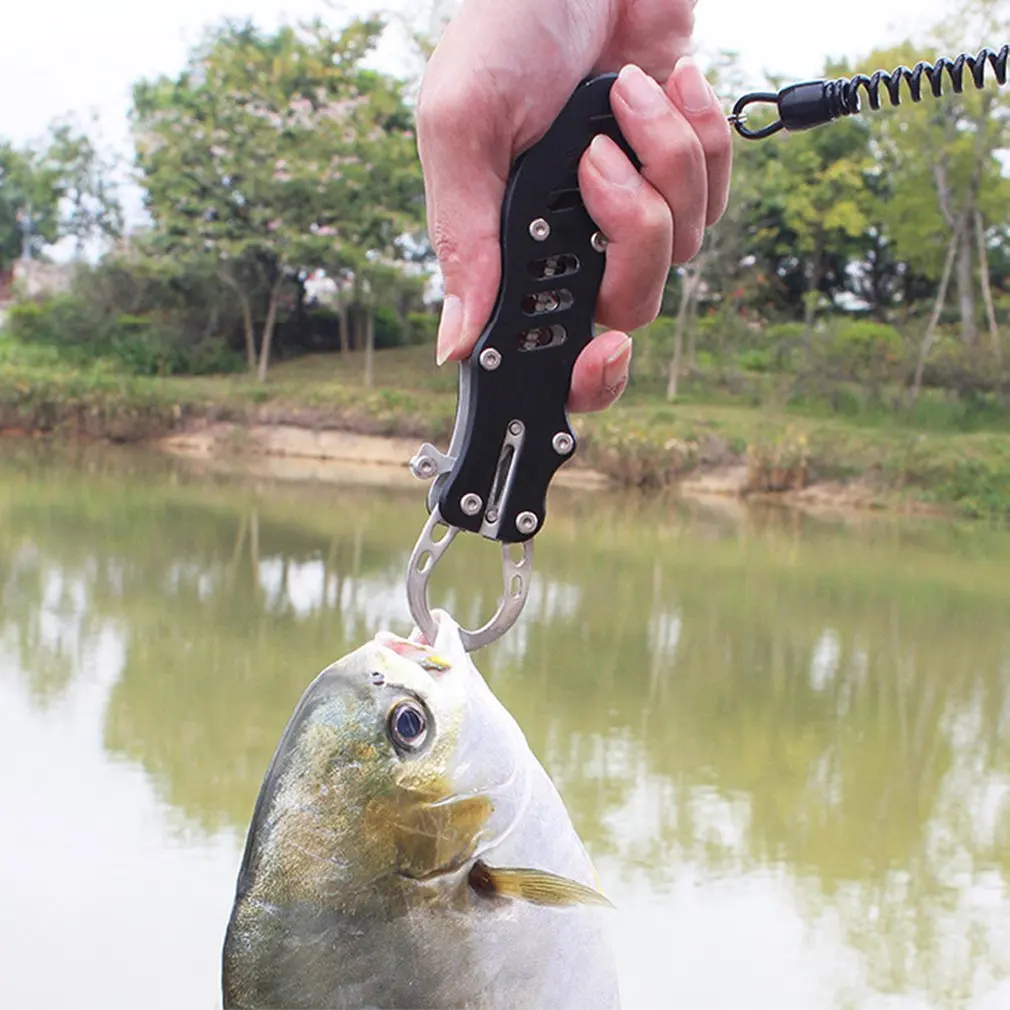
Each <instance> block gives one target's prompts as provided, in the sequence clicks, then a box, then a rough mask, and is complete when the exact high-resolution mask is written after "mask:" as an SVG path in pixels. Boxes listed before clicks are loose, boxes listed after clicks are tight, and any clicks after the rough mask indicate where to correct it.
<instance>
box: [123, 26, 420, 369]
mask: <svg viewBox="0 0 1010 1010" xmlns="http://www.w3.org/2000/svg"><path fill="white" fill-rule="evenodd" d="M382 28H383V25H382V22H381V21H379V20H367V21H362V20H355V21H352V22H351V23H350V24H349V25H348V26H347V27H345V28H344V29H343V30H342V31H340V32H337V33H334V32H332V31H330V30H329V29H328V28H326V27H325V26H324V25H323V24H322V23H321V22H320V21H315V22H313V23H311V24H309V25H306V26H304V27H302V28H299V29H295V28H291V27H284V28H281V29H280V30H278V31H277V32H276V33H275V34H266V33H263V32H260V31H258V30H257V29H256V28H255V27H254V26H253V25H252V24H250V23H245V24H225V25H223V26H222V27H221V28H220V29H218V30H217V31H215V32H213V33H211V34H210V35H209V36H208V38H207V40H206V41H205V42H204V44H203V45H201V46H200V47H198V48H197V49H196V50H195V51H194V52H193V53H192V54H191V57H190V60H189V64H188V66H187V68H186V69H185V70H184V71H183V73H182V74H180V75H179V76H178V77H177V78H176V79H174V80H173V79H169V78H164V77H163V78H160V79H158V80H156V81H149V82H148V81H145V82H142V83H141V84H138V85H137V87H136V88H135V90H134V109H133V125H134V136H135V138H136V146H137V161H138V165H139V167H140V170H141V172H142V174H143V179H144V184H145V187H146V190H147V205H148V209H149V211H150V213H151V215H152V217H153V218H154V220H155V223H156V226H157V229H158V236H159V239H160V241H161V244H162V247H163V249H164V250H165V251H166V252H178V251H186V252H189V253H199V254H208V253H209V254H210V255H211V256H212V258H213V259H214V260H215V262H216V264H217V269H218V270H219V271H220V272H221V273H222V275H223V276H225V277H227V279H228V283H230V284H231V286H232V287H233V288H234V290H235V292H236V294H237V296H238V297H239V299H240V300H242V301H243V302H244V304H245V305H247V306H249V307H250V313H251V306H250V289H251V288H255V287H257V286H258V287H260V288H261V289H265V291H266V294H267V299H266V301H267V304H266V308H265V312H264V323H263V326H262V336H261V339H260V343H259V348H258V355H259V375H260V378H261V379H262V378H265V376H266V368H267V362H268V360H269V355H270V347H271V341H272V337H273V332H274V323H275V316H276V311H277V307H278V305H279V303H280V299H281V295H282V289H283V288H284V286H285V285H286V284H290V282H291V280H292V279H293V278H294V277H296V276H298V275H303V274H306V273H310V272H312V271H313V270H315V269H317V268H320V267H321V268H324V269H326V270H327V271H328V272H329V273H330V274H331V276H341V275H344V274H347V275H349V277H350V280H351V283H350V289H351V291H352V301H353V303H354V304H356V305H362V306H366V305H367V307H368V308H369V309H370V310H371V309H374V308H375V307H376V306H377V305H379V304H382V302H383V294H384V293H386V292H387V291H388V290H389V288H390V286H391V285H390V284H389V283H388V281H389V274H390V272H391V270H392V268H393V265H394V264H395V263H396V261H397V260H398V259H399V258H401V255H402V250H401V240H402V239H403V237H404V236H405V235H408V234H410V233H412V232H416V231H418V230H419V228H420V214H421V209H422V193H423V184H422V179H421V173H420V167H419V165H418V162H417V155H416V148H415V141H414V134H413V125H412V120H411V116H410V113H409V110H408V108H407V106H406V103H405V101H404V97H403V94H402V85H401V84H400V82H398V81H396V80H394V79H392V78H390V77H388V76H386V75H383V74H379V73H376V72H375V71H372V70H367V69H365V68H364V67H363V66H362V61H363V60H364V59H365V58H366V57H367V56H368V54H369V53H370V52H371V50H372V49H373V48H374V46H375V44H376V42H377V41H378V37H379V34H380V32H381V30H382ZM366 293H367V297H366ZM387 323H388V319H387V320H386V321H385V322H384V323H383V324H382V325H384V326H385V327H386V328H385V330H384V331H383V332H384V335H385V338H386V339H388V340H394V339H395V338H394V336H393V334H392V333H391V331H390V327H389V326H388V325H386V324H387ZM246 343H247V355H248V357H249V359H250V361H252V359H253V357H254V356H255V355H256V353H257V349H256V348H255V347H254V336H253V334H252V332H247V334H246Z"/></svg>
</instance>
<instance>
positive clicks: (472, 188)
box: [418, 0, 732, 411]
mask: <svg viewBox="0 0 1010 1010" xmlns="http://www.w3.org/2000/svg"><path fill="white" fill-rule="evenodd" d="M694 2H695V0H546V2H545V0H463V5H462V8H461V10H460V12H459V13H458V15H457V16H456V17H455V18H454V20H453V21H452V22H450V24H449V26H448V28H447V29H446V31H445V34H444V35H443V37H442V39H441V40H440V42H439V44H438V46H437V47H436V49H435V52H434V53H433V55H432V58H431V60H430V62H429V64H428V68H427V71H426V73H425V78H424V82H423V84H422V87H421V94H420V98H419V104H418V151H419V154H420V158H421V164H422V167H423V169H424V176H425V191H426V195H427V203H428V230H429V233H430V235H431V240H432V243H433V245H434V248H435V253H436V255H437V256H438V259H439V264H440V266H441V268H442V274H443V278H444V283H445V300H444V303H443V309H442V320H441V322H440V325H439V333H438V349H437V360H438V363H439V364H443V363H444V362H445V361H448V360H459V359H461V358H465V357H466V356H467V355H468V354H469V353H470V351H471V350H472V349H473V346H474V344H475V343H476V342H477V339H478V338H479V336H480V334H481V331H482V330H483V328H484V326H485V325H486V323H487V319H488V317H489V316H490V314H491V310H492V308H493V307H494V301H495V297H496V295H497V291H498V284H499V279H500V272H501V263H500V255H501V254H500V251H499V219H500V215H501V205H502V200H503V198H504V195H505V186H506V182H507V180H508V175H509V170H510V168H511V165H512V162H513V161H514V159H515V157H516V156H517V155H518V154H519V153H521V152H522V151H524V150H525V149H526V148H528V147H529V146H530V145H531V144H533V143H535V142H536V141H537V140H539V139H540V138H541V137H542V136H543V135H544V133H546V131H547V129H548V127H549V126H550V125H551V123H553V122H554V120H555V119H556V118H557V115H558V114H559V113H560V112H561V109H562V108H563V107H564V105H565V103H566V102H567V101H568V99H569V98H570V97H571V94H572V92H573V91H574V90H575V88H576V87H577V85H578V84H579V82H580V81H582V80H583V79H584V78H585V77H587V76H588V75H589V74H591V73H594V74H595V73H605V72H609V71H616V70H620V75H619V77H618V79H617V80H616V81H615V83H614V86H613V90H612V92H611V105H612V108H613V111H614V116H615V118H616V119H617V122H618V125H619V126H620V128H621V131H622V132H623V134H624V136H625V138H626V139H627V141H628V143H629V144H630V146H631V148H632V149H633V150H634V151H635V153H636V155H637V156H638V158H639V160H640V161H641V163H642V170H641V172H638V171H636V170H635V169H634V167H633V165H632V163H631V162H630V161H629V160H628V158H627V157H626V156H625V155H624V153H623V152H622V151H621V150H620V148H619V147H618V146H617V145H616V144H615V143H614V142H613V141H611V140H610V139H609V138H607V137H603V136H599V137H597V138H595V139H594V141H593V142H592V144H591V145H590V146H589V148H588V150H587V151H586V153H585V154H584V155H583V157H582V160H581V162H580V164H579V186H580V188H581V190H582V196H583V200H584V202H585V204H586V209H587V210H588V211H589V213H590V215H591V217H592V218H593V220H594V221H595V222H596V223H597V224H598V225H599V227H600V229H601V230H602V231H603V232H604V234H605V235H606V236H607V237H608V239H609V245H608V247H607V263H606V270H605V272H604V276H603V282H602V285H601V287H600V294H599V299H598V301H597V311H596V319H597V321H598V322H599V323H600V324H602V325H603V326H607V327H612V329H611V330H609V331H608V332H606V333H603V334H601V335H600V336H598V337H596V338H595V339H594V340H593V341H591V342H590V344H589V345H588V346H587V347H586V349H585V350H584V351H583V352H582V354H581V355H580V356H579V359H578V361H577V362H576V364H575V370H574V373H573V376H572V388H571V393H570V397H569V407H570V408H571V409H572V410H573V411H591V410H602V409H603V408H605V407H608V406H610V405H611V404H612V403H613V402H614V401H615V400H617V399H618V397H619V396H620V395H621V393H622V392H623V391H624V387H625V385H626V384H627V381H628V368H629V365H630V362H631V340H630V338H629V336H628V333H627V331H629V330H634V329H637V328H638V327H640V326H644V325H645V324H647V323H649V322H651V321H652V320H653V319H655V318H656V316H657V315H658V314H659V308H660V302H661V300H662V296H663V288H664V286H665V283H666V278H667V274H668V272H669V268H670V266H671V264H678V263H685V262H687V261H689V260H690V259H692V258H693V257H694V256H695V255H696V254H697V252H698V250H699V249H700V248H701V243H702V240H703V238H704V234H705V228H706V227H708V226H710V225H712V224H714V223H715V222H716V221H717V220H718V219H719V218H720V217H721V216H722V213H723V211H724V210H725V209H726V201H727V198H728V194H729V181H730V169H731V152H732V146H731V136H730V129H729V125H728V123H727V122H726V118H725V116H724V115H723V112H722V109H721V107H720V105H719V102H718V99H717V98H716V97H715V95H714V94H713V92H712V90H711V88H710V87H709V85H708V83H707V81H706V80H705V78H704V76H703V75H702V73H701V71H700V70H699V69H698V67H697V65H696V64H695V63H694V62H693V61H692V60H691V59H690V58H689V57H688V56H687V55H686V54H687V52H688V50H689V47H690V42H691V31H692V29H693V25H694ZM657 81H662V82H663V85H662V86H661V85H660V84H658V83H657Z"/></svg>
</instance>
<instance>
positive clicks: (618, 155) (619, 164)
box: [589, 133, 642, 189]
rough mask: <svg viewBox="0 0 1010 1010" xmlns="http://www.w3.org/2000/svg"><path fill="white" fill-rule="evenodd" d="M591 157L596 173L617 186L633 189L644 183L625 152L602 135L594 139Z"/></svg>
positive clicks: (590, 150) (590, 148)
mask: <svg viewBox="0 0 1010 1010" xmlns="http://www.w3.org/2000/svg"><path fill="white" fill-rule="evenodd" d="M589 157H590V158H592V161H593V167H594V168H595V169H596V171H597V172H599V173H600V175H602V176H603V178H604V179H606V180H607V182H609V183H612V184H613V185H615V186H622V187H623V188H624V189H633V188H634V187H635V186H637V185H639V184H640V183H641V181H642V177H641V176H640V175H639V174H638V172H636V171H635V166H634V165H632V164H631V162H630V161H628V159H627V158H626V157H625V156H624V152H623V151H622V150H621V149H620V148H619V147H618V146H617V145H616V144H615V143H614V142H613V141H612V140H611V139H610V138H609V137H606V136H604V135H603V134H602V133H599V134H597V135H596V136H595V137H593V142H592V143H591V144H590V145H589Z"/></svg>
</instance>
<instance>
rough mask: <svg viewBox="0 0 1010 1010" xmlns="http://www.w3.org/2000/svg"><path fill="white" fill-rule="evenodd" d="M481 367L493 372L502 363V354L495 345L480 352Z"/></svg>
mask: <svg viewBox="0 0 1010 1010" xmlns="http://www.w3.org/2000/svg"><path fill="white" fill-rule="evenodd" d="M479 360H480V367H481V368H483V369H485V370H486V371H488V372H493V371H494V370H495V369H496V368H497V367H498V366H499V365H500V364H501V354H499V353H498V351H496V350H495V349H494V348H493V347H486V348H484V350H483V351H481V352H480V359H479Z"/></svg>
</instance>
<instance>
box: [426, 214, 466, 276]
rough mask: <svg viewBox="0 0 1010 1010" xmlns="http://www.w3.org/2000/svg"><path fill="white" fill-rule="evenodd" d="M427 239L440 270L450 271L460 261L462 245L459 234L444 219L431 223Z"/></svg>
mask: <svg viewBox="0 0 1010 1010" xmlns="http://www.w3.org/2000/svg"><path fill="white" fill-rule="evenodd" d="M429 239H430V241H431V247H432V249H433V250H434V253H435V256H436V257H437V258H438V262H439V263H440V264H441V265H442V269H443V270H445V269H451V268H452V267H455V266H457V265H458V264H459V263H460V261H461V260H462V243H461V241H460V237H459V233H458V232H457V231H456V229H455V228H453V227H452V225H451V224H449V223H448V222H446V221H445V219H444V218H439V219H437V220H435V221H433V222H432V225H431V229H430V234H429Z"/></svg>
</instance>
